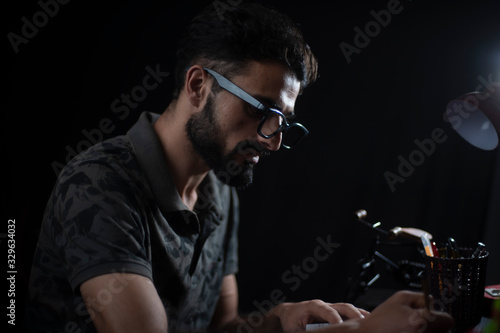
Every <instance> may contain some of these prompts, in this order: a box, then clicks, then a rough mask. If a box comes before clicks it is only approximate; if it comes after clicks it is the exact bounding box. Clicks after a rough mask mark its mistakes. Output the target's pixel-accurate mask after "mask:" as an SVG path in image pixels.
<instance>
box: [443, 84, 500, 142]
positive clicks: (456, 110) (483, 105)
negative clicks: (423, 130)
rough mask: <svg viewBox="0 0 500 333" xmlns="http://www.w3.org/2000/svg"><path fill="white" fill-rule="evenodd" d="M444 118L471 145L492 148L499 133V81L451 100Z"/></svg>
mask: <svg viewBox="0 0 500 333" xmlns="http://www.w3.org/2000/svg"><path fill="white" fill-rule="evenodd" d="M444 119H445V120H446V121H448V122H450V123H451V125H452V127H453V128H454V129H455V131H457V133H458V134H460V136H461V137H462V138H464V139H465V140H466V141H467V142H469V143H470V144H471V145H473V146H475V147H477V148H480V149H483V150H493V149H495V148H496V147H497V146H498V141H499V139H498V137H499V135H500V82H494V83H492V84H491V85H490V86H488V87H487V88H486V89H485V90H484V91H480V92H479V91H474V92H470V93H467V94H465V95H463V96H461V97H458V98H456V99H454V100H452V101H450V102H449V103H448V106H447V107H446V112H445V115H444Z"/></svg>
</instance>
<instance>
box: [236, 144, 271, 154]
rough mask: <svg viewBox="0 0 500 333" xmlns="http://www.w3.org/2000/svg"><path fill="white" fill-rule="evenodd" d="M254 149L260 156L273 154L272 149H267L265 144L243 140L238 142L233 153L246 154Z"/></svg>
mask: <svg viewBox="0 0 500 333" xmlns="http://www.w3.org/2000/svg"><path fill="white" fill-rule="evenodd" d="M252 151H256V152H257V153H258V154H259V155H260V156H269V155H271V151H269V150H268V149H266V148H265V147H264V146H263V145H261V144H260V143H258V142H256V141H248V140H247V141H242V142H240V143H238V145H237V146H236V148H234V149H233V151H232V152H231V155H233V154H237V153H239V154H246V153H249V152H252Z"/></svg>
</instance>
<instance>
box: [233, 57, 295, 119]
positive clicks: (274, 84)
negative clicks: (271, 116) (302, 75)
mask: <svg viewBox="0 0 500 333" xmlns="http://www.w3.org/2000/svg"><path fill="white" fill-rule="evenodd" d="M232 81H233V82H234V83H235V84H237V85H238V86H240V87H241V88H242V89H244V90H245V91H246V92H248V93H249V94H250V95H252V96H253V97H255V98H257V99H258V100H260V101H261V102H263V103H265V104H268V106H273V107H276V108H279V109H280V110H281V111H282V112H286V113H292V112H293V109H294V106H295V100H296V99H297V96H298V95H299V91H300V82H299V81H298V80H297V78H296V77H295V75H294V74H293V73H292V72H291V71H290V70H289V69H288V68H286V67H285V66H284V65H281V64H279V63H273V62H257V61H251V62H249V64H248V66H246V69H245V71H244V73H243V74H241V75H238V76H236V77H234V78H233V79H232Z"/></svg>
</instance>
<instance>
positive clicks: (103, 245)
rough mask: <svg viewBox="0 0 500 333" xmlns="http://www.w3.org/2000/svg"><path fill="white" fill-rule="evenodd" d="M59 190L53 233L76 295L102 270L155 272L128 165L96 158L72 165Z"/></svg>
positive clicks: (146, 274) (145, 274)
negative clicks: (107, 162) (149, 256)
mask: <svg viewBox="0 0 500 333" xmlns="http://www.w3.org/2000/svg"><path fill="white" fill-rule="evenodd" d="M57 190H58V193H57V196H56V198H55V200H56V202H55V210H54V212H55V216H54V218H55V220H56V221H54V222H56V223H55V224H56V225H57V226H58V228H54V232H55V233H58V234H55V235H53V236H54V239H56V240H58V246H59V253H60V255H61V257H62V258H63V261H64V262H65V265H66V266H67V267H66V271H67V272H68V278H69V281H70V284H71V287H72V288H73V290H74V291H75V292H76V293H77V294H78V292H79V286H80V285H81V284H82V283H83V282H85V281H86V280H88V279H90V278H92V277H95V276H99V275H103V274H110V273H136V274H140V275H144V276H147V277H150V278H151V277H152V273H151V265H150V262H149V261H148V259H147V258H148V257H147V244H144V239H145V232H146V230H145V228H144V226H143V225H141V223H140V218H139V215H138V212H137V208H136V207H137V205H138V203H137V199H136V196H135V195H134V186H133V184H132V185H131V183H130V181H128V179H127V175H126V174H125V173H124V171H123V170H120V169H119V168H113V167H112V166H110V165H108V164H106V163H96V162H92V163H85V164H83V165H78V166H73V167H70V168H68V169H67V170H66V172H65V175H64V176H63V177H62V178H61V181H60V183H59V184H58V187H57Z"/></svg>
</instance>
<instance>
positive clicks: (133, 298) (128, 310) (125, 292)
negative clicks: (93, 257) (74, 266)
mask: <svg viewBox="0 0 500 333" xmlns="http://www.w3.org/2000/svg"><path fill="white" fill-rule="evenodd" d="M120 281H121V282H120ZM124 281H126V283H123V282H124ZM80 292H81V294H82V298H83V300H84V301H85V304H86V305H87V309H88V311H89V314H90V316H91V318H92V320H93V323H94V325H95V327H96V329H97V331H98V332H106V333H110V332H130V333H134V332H147V333H150V332H151V333H152V332H162V333H166V332H167V328H168V325H167V315H166V313H165V309H164V307H163V304H162V302H161V300H160V297H159V296H158V293H157V291H156V288H155V287H154V285H153V282H152V281H151V280H150V279H149V278H147V277H144V276H141V275H137V274H124V273H122V274H106V275H101V276H97V277H95V278H92V279H90V280H88V281H85V282H84V283H83V284H82V285H81V287H80Z"/></svg>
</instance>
